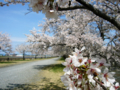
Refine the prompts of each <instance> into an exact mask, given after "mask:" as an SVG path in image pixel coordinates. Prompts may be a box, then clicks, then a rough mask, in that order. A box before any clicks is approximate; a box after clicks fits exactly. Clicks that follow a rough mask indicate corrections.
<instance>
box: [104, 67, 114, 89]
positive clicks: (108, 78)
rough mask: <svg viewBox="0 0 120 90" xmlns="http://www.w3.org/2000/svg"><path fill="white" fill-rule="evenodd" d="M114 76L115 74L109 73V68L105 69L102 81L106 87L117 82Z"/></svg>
mask: <svg viewBox="0 0 120 90" xmlns="http://www.w3.org/2000/svg"><path fill="white" fill-rule="evenodd" d="M114 74H115V72H108V68H105V69H104V71H103V75H102V79H103V83H104V85H105V86H106V87H110V86H111V85H113V83H114V82H115V78H114V77H113V75H114Z"/></svg>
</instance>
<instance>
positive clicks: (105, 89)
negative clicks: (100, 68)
mask: <svg viewBox="0 0 120 90" xmlns="http://www.w3.org/2000/svg"><path fill="white" fill-rule="evenodd" d="M93 79H94V80H95V81H96V82H97V83H98V84H99V85H100V86H101V87H102V88H103V90H107V88H106V87H105V86H104V85H102V84H101V83H100V82H99V81H98V80H97V79H96V78H95V77H93Z"/></svg>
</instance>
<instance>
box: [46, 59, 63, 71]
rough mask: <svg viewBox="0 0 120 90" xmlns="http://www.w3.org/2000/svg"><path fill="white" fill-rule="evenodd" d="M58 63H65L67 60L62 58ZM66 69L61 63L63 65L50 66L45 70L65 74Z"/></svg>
mask: <svg viewBox="0 0 120 90" xmlns="http://www.w3.org/2000/svg"><path fill="white" fill-rule="evenodd" d="M58 61H60V62H63V61H65V60H64V59H63V58H62V57H61V58H60V59H59V60H58ZM64 68H65V66H63V65H62V63H61V64H53V65H49V66H47V67H45V68H44V69H47V70H49V71H53V72H55V73H57V72H63V69H64Z"/></svg>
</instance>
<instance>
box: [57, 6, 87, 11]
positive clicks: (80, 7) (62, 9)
mask: <svg viewBox="0 0 120 90" xmlns="http://www.w3.org/2000/svg"><path fill="white" fill-rule="evenodd" d="M75 9H87V8H86V7H84V6H73V7H68V8H61V7H58V11H66V10H75Z"/></svg>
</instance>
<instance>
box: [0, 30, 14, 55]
mask: <svg viewBox="0 0 120 90" xmlns="http://www.w3.org/2000/svg"><path fill="white" fill-rule="evenodd" d="M0 51H1V52H4V53H6V54H8V55H9V54H10V53H12V46H11V40H10V37H9V35H8V34H4V33H2V32H0Z"/></svg>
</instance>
